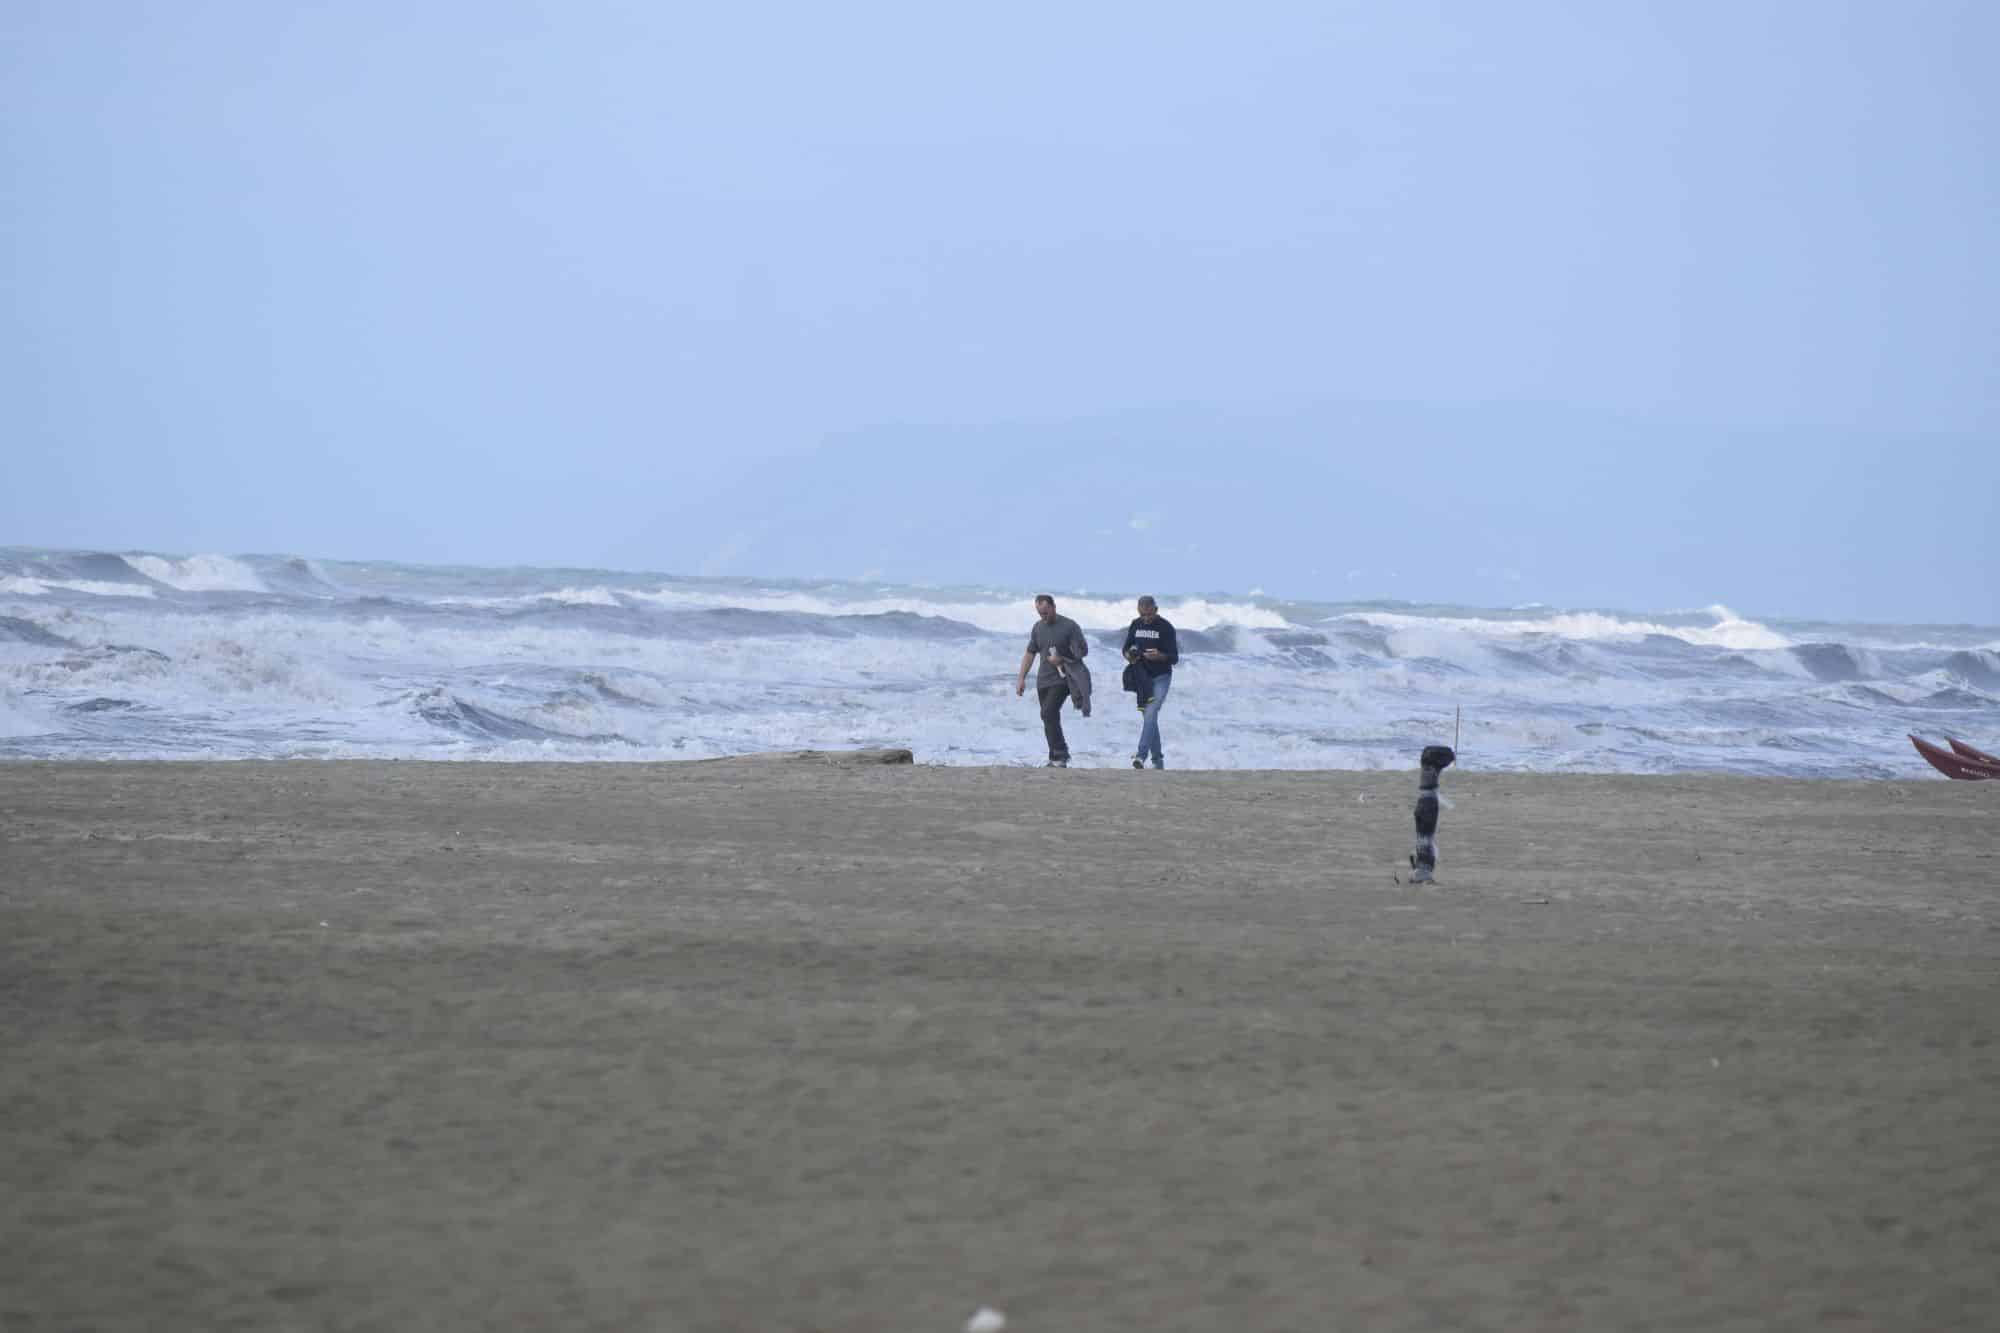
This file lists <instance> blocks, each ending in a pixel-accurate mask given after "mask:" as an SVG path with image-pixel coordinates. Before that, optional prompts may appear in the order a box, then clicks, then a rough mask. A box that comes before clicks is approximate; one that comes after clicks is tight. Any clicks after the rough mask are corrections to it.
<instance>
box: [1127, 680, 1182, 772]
mask: <svg viewBox="0 0 2000 1333" xmlns="http://www.w3.org/2000/svg"><path fill="white" fill-rule="evenodd" d="M1173 683H1174V673H1173V672H1171V671H1169V672H1168V673H1167V674H1166V675H1164V676H1155V677H1153V698H1152V701H1151V702H1150V703H1148V704H1147V705H1146V720H1145V721H1144V722H1142V723H1140V724H1139V750H1138V753H1136V754H1134V755H1133V756H1132V757H1133V758H1134V759H1144V758H1145V757H1146V756H1148V755H1151V756H1152V757H1153V762H1154V763H1156V764H1164V763H1166V762H1167V757H1166V755H1164V754H1162V753H1160V705H1161V704H1163V703H1165V702H1166V701H1167V688H1168V687H1169V686H1170V685H1172V684H1173Z"/></svg>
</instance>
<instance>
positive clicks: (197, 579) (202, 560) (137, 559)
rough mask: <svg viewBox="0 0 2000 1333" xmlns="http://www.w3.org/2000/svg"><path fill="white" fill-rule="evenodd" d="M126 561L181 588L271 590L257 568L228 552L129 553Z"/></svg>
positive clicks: (210, 590) (207, 590)
mask: <svg viewBox="0 0 2000 1333" xmlns="http://www.w3.org/2000/svg"><path fill="white" fill-rule="evenodd" d="M124 559H125V563H126V564H128V565H130V566H132V568H133V569H135V570H137V571H138V572H139V573H141V574H144V575H145V576H146V577H147V578H149V579H153V580H154V581H156V582H159V583H164V584H166V585H167V586H168V587H169V588H176V589H178V590H180V591H181V592H268V591H269V589H268V588H266V587H265V586H264V580H262V579H260V578H258V577H257V571H256V570H254V569H252V568H250V566H248V565H246V564H244V563H243V562H242V561H241V560H232V559H231V558H229V557H228V556H226V555H191V556H188V557H187V558H186V559H184V560H175V559H171V558H168V557H166V556H158V555H128V556H126V557H124Z"/></svg>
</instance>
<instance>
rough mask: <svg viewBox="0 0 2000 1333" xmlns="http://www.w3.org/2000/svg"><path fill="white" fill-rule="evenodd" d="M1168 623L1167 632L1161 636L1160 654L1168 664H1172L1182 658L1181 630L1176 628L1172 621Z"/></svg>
mask: <svg viewBox="0 0 2000 1333" xmlns="http://www.w3.org/2000/svg"><path fill="white" fill-rule="evenodd" d="M1166 624H1167V632H1166V633H1165V634H1162V635H1161V636H1160V656H1161V657H1163V658H1165V659H1166V662H1167V665H1168V666H1172V665H1173V664H1174V663H1176V662H1178V661H1180V660H1181V632H1180V631H1179V630H1177V629H1175V628H1174V626H1173V622H1172V621H1168V622H1166Z"/></svg>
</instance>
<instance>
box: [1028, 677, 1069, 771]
mask: <svg viewBox="0 0 2000 1333" xmlns="http://www.w3.org/2000/svg"><path fill="white" fill-rule="evenodd" d="M1035 693H1036V694H1037V695H1039V696H1041V700H1042V731H1043V733H1044V734H1045V735H1047V736H1048V738H1049V758H1051V759H1067V758H1069V742H1068V741H1067V740H1065V739H1064V738H1063V732H1062V706H1063V703H1064V702H1065V701H1066V700H1067V699H1068V698H1069V686H1067V685H1042V686H1038V687H1036V690H1035Z"/></svg>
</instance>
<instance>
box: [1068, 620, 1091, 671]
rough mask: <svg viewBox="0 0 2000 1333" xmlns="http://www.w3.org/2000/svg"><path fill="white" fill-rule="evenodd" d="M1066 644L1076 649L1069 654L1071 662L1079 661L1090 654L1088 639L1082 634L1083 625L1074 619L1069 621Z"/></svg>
mask: <svg viewBox="0 0 2000 1333" xmlns="http://www.w3.org/2000/svg"><path fill="white" fill-rule="evenodd" d="M1066 646H1067V647H1070V648H1074V649H1075V650H1076V651H1075V652H1073V653H1071V654H1070V655H1069V656H1070V660H1071V661H1072V662H1081V661H1082V660H1083V659H1084V658H1086V657H1088V656H1090V640H1089V639H1087V638H1085V637H1084V636H1083V626H1081V625H1079V624H1077V623H1076V622H1075V621H1074V620H1072V621H1070V622H1069V643H1068V644H1067V645H1066Z"/></svg>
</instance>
